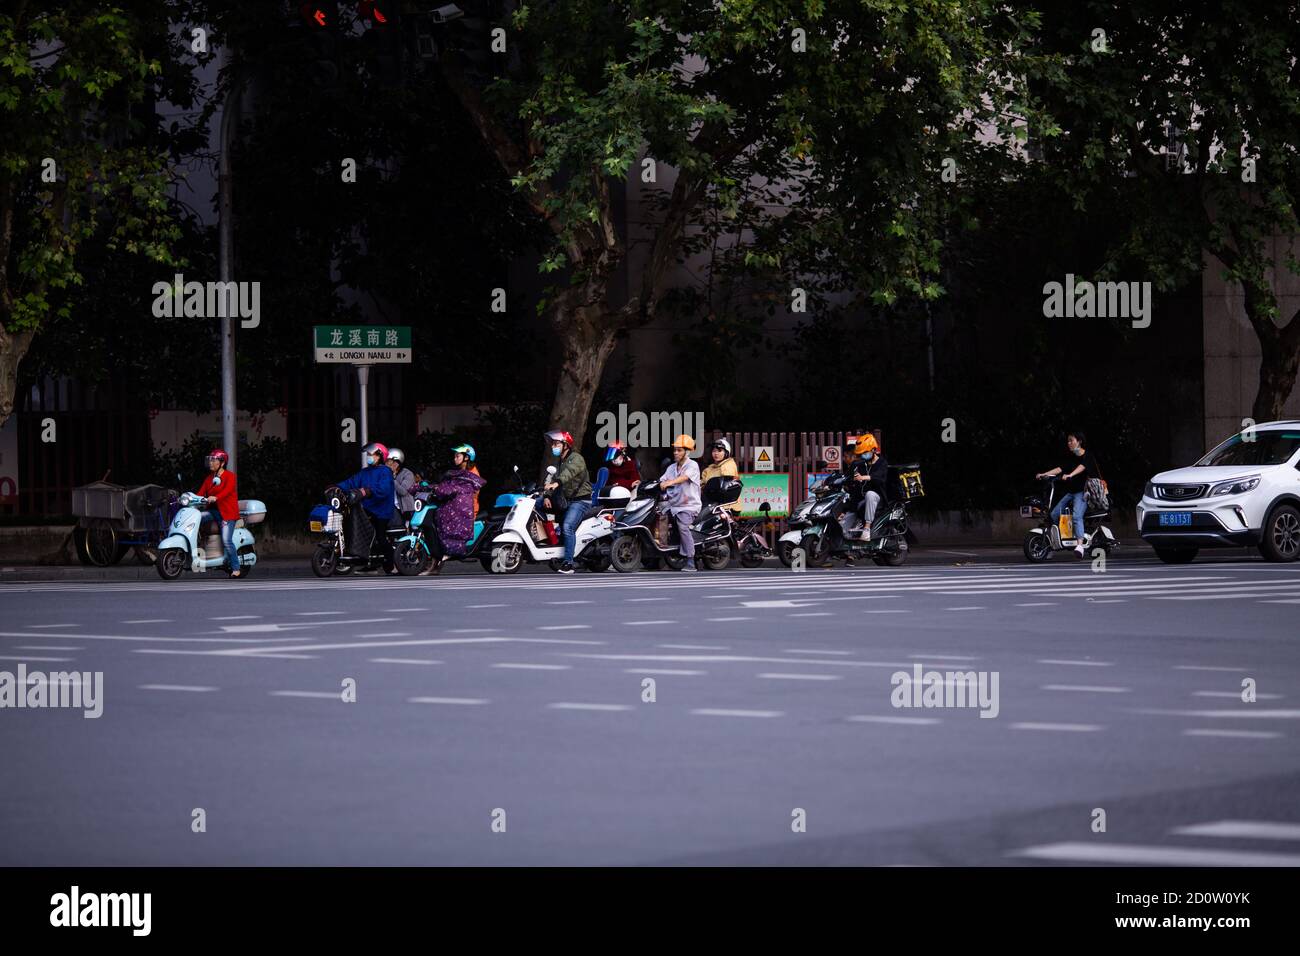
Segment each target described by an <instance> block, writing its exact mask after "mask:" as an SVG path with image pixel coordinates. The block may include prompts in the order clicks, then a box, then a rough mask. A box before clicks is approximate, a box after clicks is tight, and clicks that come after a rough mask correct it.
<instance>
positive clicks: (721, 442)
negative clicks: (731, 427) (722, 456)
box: [709, 438, 731, 458]
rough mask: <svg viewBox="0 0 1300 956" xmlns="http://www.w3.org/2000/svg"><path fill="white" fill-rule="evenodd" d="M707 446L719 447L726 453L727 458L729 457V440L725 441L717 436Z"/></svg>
mask: <svg viewBox="0 0 1300 956" xmlns="http://www.w3.org/2000/svg"><path fill="white" fill-rule="evenodd" d="M709 447H710V448H721V449H722V450H723V451H724V452H726V453H727V457H728V458H730V457H731V442H729V441H727V440H726V439H725V438H719V439H716V440H715V441H714V442H713V444H712V445H710V446H709Z"/></svg>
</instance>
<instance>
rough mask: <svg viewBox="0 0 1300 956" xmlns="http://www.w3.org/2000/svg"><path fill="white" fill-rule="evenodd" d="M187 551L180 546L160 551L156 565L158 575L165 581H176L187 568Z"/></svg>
mask: <svg viewBox="0 0 1300 956" xmlns="http://www.w3.org/2000/svg"><path fill="white" fill-rule="evenodd" d="M185 564H186V561H185V552H184V551H182V550H181V549H180V548H167V549H166V550H164V551H160V552H158V560H157V561H156V562H155V563H154V567H155V568H157V569H158V576H159V577H160V578H162V579H163V580H164V581H174V580H176V579H177V578H179V577H180V576H181V572H182V571H184V570H185Z"/></svg>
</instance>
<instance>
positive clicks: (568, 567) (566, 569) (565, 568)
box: [555, 561, 573, 574]
mask: <svg viewBox="0 0 1300 956" xmlns="http://www.w3.org/2000/svg"><path fill="white" fill-rule="evenodd" d="M555 572H556V573H557V574H572V573H573V565H572V564H570V563H569V562H568V561H565V562H564V563H563V564H561V565H560V566H559V567H558V568H556V569H555Z"/></svg>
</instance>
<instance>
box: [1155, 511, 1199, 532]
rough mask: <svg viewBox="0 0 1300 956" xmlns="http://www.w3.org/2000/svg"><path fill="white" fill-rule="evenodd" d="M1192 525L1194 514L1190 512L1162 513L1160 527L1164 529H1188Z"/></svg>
mask: <svg viewBox="0 0 1300 956" xmlns="http://www.w3.org/2000/svg"><path fill="white" fill-rule="evenodd" d="M1191 523H1192V513H1191V512H1190V511H1162V512H1160V527H1162V528H1177V527H1186V526H1187V525H1190V524H1191Z"/></svg>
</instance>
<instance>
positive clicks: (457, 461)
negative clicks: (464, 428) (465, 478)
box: [451, 442, 483, 518]
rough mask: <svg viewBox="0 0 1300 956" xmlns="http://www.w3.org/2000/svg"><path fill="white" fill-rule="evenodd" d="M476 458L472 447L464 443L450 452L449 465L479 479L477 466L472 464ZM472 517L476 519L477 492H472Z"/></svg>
mask: <svg viewBox="0 0 1300 956" xmlns="http://www.w3.org/2000/svg"><path fill="white" fill-rule="evenodd" d="M476 457H477V453H476V452H475V451H474V446H473V445H469V444H466V443H465V442H461V443H460V444H459V445H456V446H455V447H453V448H452V450H451V465H452V467H453V468H463V469H464V470H465V471H468V472H470V473H471V474H475V475H479V477H480V478H481V477H483V476H482V475H480V474H479V470H478V465H476V464H474V459H475V458H476ZM474 517H475V518H477V517H478V492H477V491H476V492H474Z"/></svg>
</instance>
